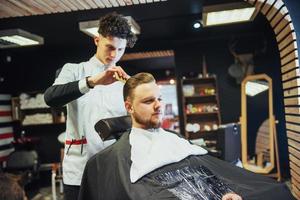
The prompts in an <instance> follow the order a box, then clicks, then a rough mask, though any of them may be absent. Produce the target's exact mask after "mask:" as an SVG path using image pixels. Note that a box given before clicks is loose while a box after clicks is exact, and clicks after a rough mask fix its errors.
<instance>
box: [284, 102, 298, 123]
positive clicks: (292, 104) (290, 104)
mask: <svg viewBox="0 0 300 200" xmlns="http://www.w3.org/2000/svg"><path fill="white" fill-rule="evenodd" d="M299 104H300V97H294V98H285V99H284V105H286V106H296V105H299ZM299 122H300V121H299Z"/></svg>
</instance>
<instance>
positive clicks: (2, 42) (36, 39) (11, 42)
mask: <svg viewBox="0 0 300 200" xmlns="http://www.w3.org/2000/svg"><path fill="white" fill-rule="evenodd" d="M41 44H44V39H43V38H42V37H40V36H38V35H35V34H32V33H29V32H27V31H24V30H22V29H8V30H1V31H0V48H1V49H4V48H13V47H21V46H33V45H41Z"/></svg>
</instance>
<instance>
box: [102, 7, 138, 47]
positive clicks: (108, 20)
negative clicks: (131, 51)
mask: <svg viewBox="0 0 300 200" xmlns="http://www.w3.org/2000/svg"><path fill="white" fill-rule="evenodd" d="M98 33H99V34H101V35H102V36H104V37H107V36H112V37H118V38H122V39H126V40H127V46H128V47H133V46H134V44H135V42H136V41H137V36H136V35H135V34H134V33H133V32H131V30H130V25H129V23H128V21H127V19H126V18H125V17H124V16H123V15H120V14H118V13H116V12H112V13H109V14H107V15H105V16H103V17H101V18H100V21H99V29H98Z"/></svg>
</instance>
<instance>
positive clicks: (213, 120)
mask: <svg viewBox="0 0 300 200" xmlns="http://www.w3.org/2000/svg"><path fill="white" fill-rule="evenodd" d="M181 84H182V94H183V96H182V106H183V108H182V110H183V122H184V124H183V125H184V127H185V135H184V136H185V138H187V139H189V140H194V139H199V138H203V139H204V141H205V143H206V147H207V148H208V149H209V150H211V151H212V152H214V153H216V155H218V154H221V149H219V147H218V146H219V145H218V140H219V138H218V127H219V125H220V124H221V115H220V103H219V95H218V85H217V78H216V77H215V76H211V77H205V78H191V79H182V83H181Z"/></svg>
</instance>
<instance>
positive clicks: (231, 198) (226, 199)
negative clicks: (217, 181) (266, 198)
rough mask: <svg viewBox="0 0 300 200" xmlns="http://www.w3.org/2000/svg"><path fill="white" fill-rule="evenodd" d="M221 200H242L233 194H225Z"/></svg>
mask: <svg viewBox="0 0 300 200" xmlns="http://www.w3.org/2000/svg"><path fill="white" fill-rule="evenodd" d="M222 200H243V199H242V197H241V196H239V195H237V194H235V193H227V194H225V195H224V196H223V197H222Z"/></svg>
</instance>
